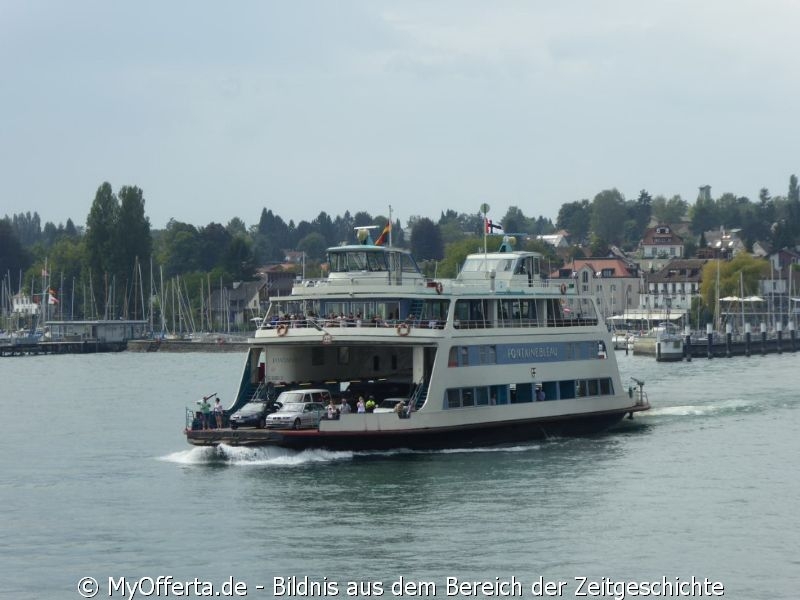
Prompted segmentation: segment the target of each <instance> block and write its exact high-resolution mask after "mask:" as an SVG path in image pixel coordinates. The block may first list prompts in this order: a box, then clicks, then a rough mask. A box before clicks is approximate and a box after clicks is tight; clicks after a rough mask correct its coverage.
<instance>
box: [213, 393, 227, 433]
mask: <svg viewBox="0 0 800 600" xmlns="http://www.w3.org/2000/svg"><path fill="white" fill-rule="evenodd" d="M213 412H214V420H215V421H216V423H217V429H222V415H223V414H225V409H224V408H222V402H220V400H219V398H217V400H216V402H214V410H213Z"/></svg>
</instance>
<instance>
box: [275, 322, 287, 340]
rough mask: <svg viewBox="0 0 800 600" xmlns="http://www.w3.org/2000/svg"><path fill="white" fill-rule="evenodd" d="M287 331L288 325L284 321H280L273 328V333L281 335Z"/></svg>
mask: <svg viewBox="0 0 800 600" xmlns="http://www.w3.org/2000/svg"><path fill="white" fill-rule="evenodd" d="M288 331H289V326H288V325H287V324H286V323H281V324H280V325H278V326H277V327H276V328H275V333H277V334H278V335H279V336H281V337H283V336H285V335H286V333H287V332H288Z"/></svg>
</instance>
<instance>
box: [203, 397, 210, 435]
mask: <svg viewBox="0 0 800 600" xmlns="http://www.w3.org/2000/svg"><path fill="white" fill-rule="evenodd" d="M209 398H211V396H203V399H202V400H201V401H200V412H201V413H202V414H203V429H208V424H209V421H210V419H211V405H210V404H209V403H208V399H209Z"/></svg>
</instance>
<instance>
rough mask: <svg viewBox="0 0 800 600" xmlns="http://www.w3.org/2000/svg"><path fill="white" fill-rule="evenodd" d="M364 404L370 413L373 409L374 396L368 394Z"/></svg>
mask: <svg viewBox="0 0 800 600" xmlns="http://www.w3.org/2000/svg"><path fill="white" fill-rule="evenodd" d="M364 406H365V407H366V409H367V412H368V413H371V412H372V411H373V410H375V396H373V395H372V394H370V395H369V398H367V403H366V404H365V405H364Z"/></svg>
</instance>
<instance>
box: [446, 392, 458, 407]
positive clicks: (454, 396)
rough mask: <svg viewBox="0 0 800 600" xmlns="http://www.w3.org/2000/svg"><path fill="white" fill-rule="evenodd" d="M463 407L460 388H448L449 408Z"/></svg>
mask: <svg viewBox="0 0 800 600" xmlns="http://www.w3.org/2000/svg"><path fill="white" fill-rule="evenodd" d="M460 407H461V393H460V390H458V389H455V390H447V408H460Z"/></svg>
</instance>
